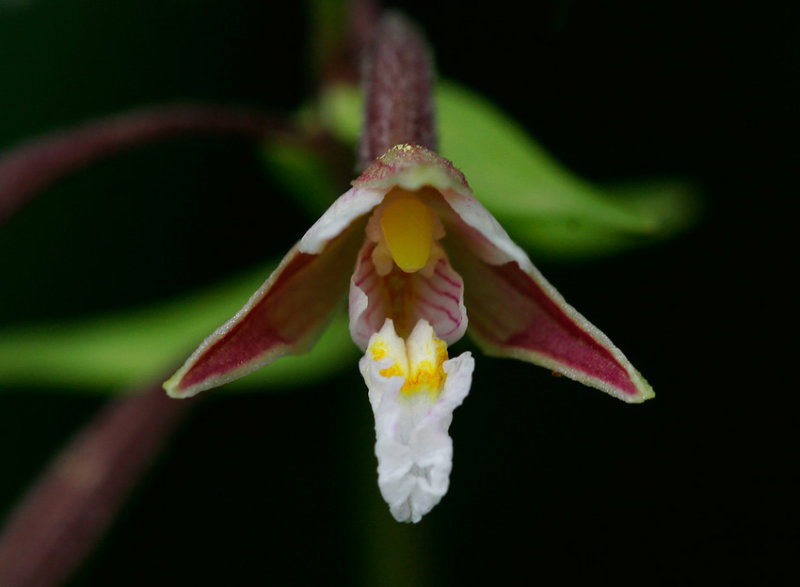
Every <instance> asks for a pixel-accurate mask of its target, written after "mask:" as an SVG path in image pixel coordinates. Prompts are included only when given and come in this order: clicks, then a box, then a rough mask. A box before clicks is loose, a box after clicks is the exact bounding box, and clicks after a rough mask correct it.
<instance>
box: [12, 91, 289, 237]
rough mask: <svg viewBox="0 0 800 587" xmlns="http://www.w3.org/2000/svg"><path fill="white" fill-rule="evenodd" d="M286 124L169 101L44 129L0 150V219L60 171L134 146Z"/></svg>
mask: <svg viewBox="0 0 800 587" xmlns="http://www.w3.org/2000/svg"><path fill="white" fill-rule="evenodd" d="M289 128H290V125H289V124H288V123H286V122H279V121H277V120H276V119H275V118H273V117H271V116H268V115H265V114H263V113H260V112H257V111H252V110H247V109H244V108H236V107H228V106H215V105H197V104H175V105H169V106H156V107H152V108H143V109H139V110H134V111H131V112H128V113H125V114H118V115H114V116H109V117H106V118H101V119H99V120H94V121H91V122H88V123H86V124H83V125H81V126H78V127H75V128H71V129H68V130H64V131H57V132H53V133H49V134H47V135H45V136H43V137H40V138H37V139H33V140H31V141H30V142H28V143H27V144H23V145H20V146H19V147H16V148H14V149H12V150H10V151H7V152H5V153H0V223H1V222H2V221H3V220H5V219H6V218H8V217H9V216H11V214H12V213H13V212H14V211H15V210H16V209H17V208H18V207H19V206H21V205H22V204H23V203H24V202H25V201H26V200H28V199H30V198H31V197H33V196H35V195H36V194H37V193H38V192H40V191H42V190H43V189H44V188H46V187H47V186H49V185H50V184H52V183H54V182H55V181H57V180H59V179H61V178H62V177H63V176H65V175H67V174H69V173H72V172H74V171H77V170H79V169H81V168H83V167H86V166H87V165H89V164H91V163H94V162H96V161H99V160H101V159H103V158H105V157H109V156H111V155H115V154H116V153H118V152H119V151H122V150H123V149H126V148H128V147H131V146H134V145H140V144H145V143H150V142H155V141H158V140H162V139H167V138H171V137H174V136H181V135H187V134H201V133H212V134H239V135H245V136H250V137H262V136H265V135H266V134H267V133H270V132H275V131H280V130H289Z"/></svg>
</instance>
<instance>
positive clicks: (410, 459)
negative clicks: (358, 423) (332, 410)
mask: <svg viewBox="0 0 800 587" xmlns="http://www.w3.org/2000/svg"><path fill="white" fill-rule="evenodd" d="M432 339H433V329H432V328H431V326H430V324H428V323H427V322H425V321H424V320H420V321H419V322H418V323H417V326H416V327H415V328H414V330H413V331H412V333H411V335H410V336H409V337H408V339H407V340H403V339H401V338H400V337H398V336H397V334H396V333H395V331H394V325H393V324H392V321H391V320H389V319H387V320H386V322H385V323H384V326H383V328H382V329H381V330H380V332H378V333H376V334H374V335H373V336H372V339H371V340H370V347H371V346H372V344H373V343H374V342H376V341H378V340H381V341H385V342H386V344H387V346H388V347H389V351H390V352H389V354H387V355H386V356H383V357H382V358H380V359H377V360H376V359H373V357H372V356H371V353H370V350H369V349H368V350H367V353H366V354H365V355H364V357H362V359H361V361H360V362H359V368H360V370H361V374H362V375H363V377H364V381H365V382H366V384H367V387H368V389H369V400H370V404H371V406H372V409H373V412H374V414H375V434H376V443H375V454H376V456H377V458H378V487H379V488H380V491H381V495H382V496H383V498H384V500H385V501H386V503H387V504H388V505H389V509H390V511H391V513H392V516H394V518H395V519H396V520H397V521H399V522H414V523H416V522H419V521H420V520H421V519H422V517H423V516H424V515H425V514H427V513H428V512H430V511H431V509H433V507H434V506H435V505H436V504H438V503H439V501H440V500H441V499H442V497H443V496H444V495H445V494H446V493H447V489H448V487H449V483H450V471H451V470H452V463H453V443H452V440H451V438H450V436H449V434H448V430H449V428H450V423H451V422H452V419H453V410H455V408H457V407H458V406H459V405H461V403H462V402H463V400H464V398H465V397H466V396H467V394H468V393H469V388H470V385H471V383H472V372H473V369H474V366H475V362H474V360H473V358H472V355H471V354H470V353H468V352H466V353H463V354H461V355H459V356H458V357H456V358H454V359H448V360H446V361H444V362H443V363H442V370H443V371H444V373H445V374H446V377H445V379H444V382H443V384H442V386H441V389H439V390H438V394H436V396H435V399H433V398H431V396H430V395H429V394H428V393H415V394H411V395H406V394H402V393H401V388H402V387H403V384H404V382H405V378H404V377H403V376H398V375H394V376H389V377H387V376H385V375H383V374H381V371H382V370H385V369H389V368H391V367H392V366H393V365H394V364H395V362H396V360H397V359H396V358H394V357H393V356H392V355H393V354H397V353H398V352H401V351H397V350H392V349H399V348H402V347H405V346H406V345H409V346H411V345H424V344H426V343H428V342H430V341H431V340H432Z"/></svg>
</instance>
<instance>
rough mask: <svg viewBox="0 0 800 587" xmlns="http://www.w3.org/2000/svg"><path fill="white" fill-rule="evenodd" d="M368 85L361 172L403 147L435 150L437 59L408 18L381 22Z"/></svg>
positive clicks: (368, 62) (368, 59) (393, 16)
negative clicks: (380, 158) (375, 161)
mask: <svg viewBox="0 0 800 587" xmlns="http://www.w3.org/2000/svg"><path fill="white" fill-rule="evenodd" d="M363 84H364V92H365V98H366V107H365V118H364V131H363V135H362V137H361V152H360V155H361V164H362V167H365V166H366V165H367V164H368V163H369V162H370V161H372V160H373V159H375V158H377V157H379V156H380V155H382V154H383V153H385V152H386V151H388V150H389V149H390V148H391V147H393V146H394V145H398V144H401V143H413V144H416V145H421V146H423V147H426V148H428V149H430V150H432V151H435V150H436V121H435V117H434V116H435V113H434V107H433V58H432V57H431V52H430V50H429V48H428V44H427V42H426V41H425V38H424V37H423V36H422V33H420V32H419V30H417V28H416V27H415V26H414V25H413V24H411V23H410V22H409V21H408V20H407V19H406V18H405V17H403V16H401V15H399V14H397V13H392V12H390V13H387V14H386V15H385V16H383V18H382V19H381V21H380V23H379V25H378V28H377V30H376V31H375V34H374V36H373V40H372V47H371V50H369V51H367V54H366V56H365V62H364V70H363Z"/></svg>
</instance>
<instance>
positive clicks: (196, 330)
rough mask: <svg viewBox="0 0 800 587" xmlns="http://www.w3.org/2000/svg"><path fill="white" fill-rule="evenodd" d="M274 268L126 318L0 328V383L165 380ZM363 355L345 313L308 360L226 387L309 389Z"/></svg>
mask: <svg viewBox="0 0 800 587" xmlns="http://www.w3.org/2000/svg"><path fill="white" fill-rule="evenodd" d="M273 267H274V265H273ZM271 269H272V268H268V269H261V270H258V271H254V272H252V273H249V274H247V275H245V276H243V277H240V278H239V279H237V280H235V281H232V282H230V283H226V284H224V285H221V286H218V287H215V288H213V289H210V290H207V291H204V292H201V293H198V294H195V295H191V296H188V297H186V298H183V299H179V300H174V301H170V302H168V303H163V304H159V305H155V306H152V307H148V308H143V309H139V310H133V311H128V312H126V313H124V314H115V315H111V316H105V317H97V318H93V319H86V320H80V321H75V322H65V323H53V324H40V325H33V326H26V327H16V328H12V329H7V330H4V331H0V384H2V385H4V386H8V385H37V386H38V385H49V386H56V387H58V388H59V389H63V390H65V391H81V392H98V393H115V392H120V391H122V390H124V389H127V388H130V387H133V386H136V385H138V384H141V383H145V382H150V381H153V380H154V379H157V378H164V379H166V378H167V377H168V376H169V375H170V374H171V373H172V372H173V371H174V370H175V369H176V368H177V367H178V366H179V365H180V363H181V362H182V361H183V360H185V359H186V358H187V357H188V356H189V354H190V353H191V351H192V350H193V349H194V348H195V347H196V346H197V345H198V344H199V343H200V342H201V341H202V340H203V339H204V338H205V337H206V336H207V335H209V334H211V332H212V331H213V330H214V329H216V328H217V327H218V326H219V325H220V324H222V323H223V322H224V321H225V320H227V319H228V318H230V317H231V316H232V315H233V314H234V313H235V312H236V311H237V310H238V309H239V308H240V307H241V306H242V305H243V304H244V303H245V302H246V301H247V299H248V298H249V297H250V295H251V294H252V293H253V292H254V291H255V290H256V288H257V287H258V286H259V285H260V284H261V282H262V281H263V280H264V279H265V278H266V277H267V276H268V275H269V273H270V271H271ZM357 355H358V353H357V349H356V347H355V346H354V345H353V343H352V341H350V337H349V333H348V326H347V319H346V317H345V316H344V315H340V316H337V317H336V318H335V319H334V320H333V321H332V323H331V325H330V327H329V328H328V330H327V331H326V333H325V334H324V335H323V337H322V338H321V339H320V341H319V342H318V343H317V345H316V346H315V347H314V349H313V350H312V351H311V352H310V353H308V354H307V355H303V356H298V357H285V358H283V359H281V360H279V361H276V362H275V363H274V364H273V365H270V366H268V367H266V368H264V369H262V370H261V371H258V372H256V373H253V374H252V375H249V376H247V377H244V378H242V379H240V380H239V381H236V382H234V383H231V384H229V385H227V386H225V388H226V389H239V390H242V389H254V390H259V389H260V390H266V389H276V388H285V387H291V386H298V385H304V384H307V383H309V382H313V381H316V380H321V379H324V378H325V377H328V376H331V375H333V374H335V373H338V372H341V371H342V370H344V369H345V368H353V367H354V366H355V365H356V361H357Z"/></svg>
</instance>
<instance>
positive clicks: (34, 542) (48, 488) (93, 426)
mask: <svg viewBox="0 0 800 587" xmlns="http://www.w3.org/2000/svg"><path fill="white" fill-rule="evenodd" d="M190 405H191V404H189V403H188V402H181V401H176V400H172V399H169V398H167V397H166V395H165V394H164V390H163V389H162V388H161V385H160V384H157V385H153V386H152V387H149V388H148V389H146V390H145V391H144V392H143V393H138V394H135V395H130V396H127V397H122V398H119V399H116V400H114V401H112V402H110V403H109V404H108V405H107V406H106V407H105V408H104V409H103V410H101V411H100V413H99V414H98V415H97V416H95V417H94V419H93V420H91V421H90V422H89V424H88V425H87V426H86V427H85V428H84V429H83V430H81V432H80V433H79V434H78V435H77V436H76V437H75V438H74V439H73V441H72V442H71V443H69V444H68V445H67V446H66V448H65V449H64V450H62V451H61V453H60V454H58V455H57V456H56V458H55V460H54V461H53V462H52V463H51V464H50V466H49V467H48V468H47V469H46V470H45V471H44V472H43V473H42V475H41V476H40V478H39V479H38V481H37V482H36V483H35V484H34V486H33V487H32V488H31V489H30V490H29V491H28V493H27V495H26V497H25V498H24V499H23V501H22V502H21V503H20V504H19V505H18V506H17V508H16V510H14V511H13V512H12V514H11V517H10V519H9V520H8V521H7V522H6V524H5V527H4V528H3V530H2V533H0V585H3V586H4V587H17V586H23V585H25V586H30V585H37V586H47V585H60V584H62V583H63V581H64V580H65V579H67V578H68V577H69V575H70V573H71V572H72V571H73V570H74V569H75V568H76V567H77V566H78V565H79V564H80V563H81V561H83V560H84V559H85V557H86V555H87V554H88V552H89V551H90V550H91V548H92V547H93V546H94V544H95V542H96V541H97V540H98V538H99V537H100V536H101V535H102V533H103V531H104V530H105V529H106V527H107V526H108V525H109V523H110V522H111V521H112V520H113V518H114V516H115V514H116V512H117V510H118V509H119V508H120V506H121V505H122V503H123V502H124V499H125V497H127V495H128V493H129V492H130V490H131V489H132V487H133V486H134V485H135V483H136V481H137V480H138V479H139V477H140V476H141V475H142V474H143V473H144V472H145V470H146V469H147V467H148V465H149V464H150V462H151V461H152V460H153V458H154V457H155V455H156V454H157V453H158V449H159V448H160V447H161V445H162V444H163V442H164V441H165V440H166V438H167V436H168V435H169V433H170V432H171V431H172V430H173V429H174V428H175V426H176V425H177V424H178V422H179V421H180V419H181V416H182V415H183V414H184V413H185V412H186V410H187V409H188V408H189V406H190Z"/></svg>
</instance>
